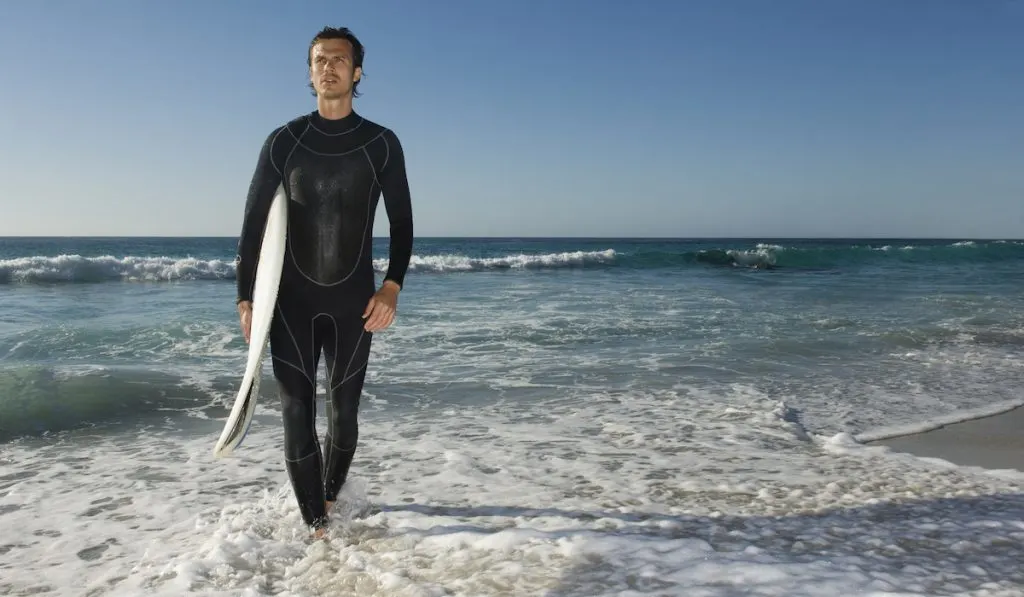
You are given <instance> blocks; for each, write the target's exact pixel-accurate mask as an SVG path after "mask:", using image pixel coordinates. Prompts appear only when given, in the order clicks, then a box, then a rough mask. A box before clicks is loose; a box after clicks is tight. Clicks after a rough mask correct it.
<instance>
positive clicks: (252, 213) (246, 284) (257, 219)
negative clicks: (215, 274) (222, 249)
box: [235, 129, 281, 303]
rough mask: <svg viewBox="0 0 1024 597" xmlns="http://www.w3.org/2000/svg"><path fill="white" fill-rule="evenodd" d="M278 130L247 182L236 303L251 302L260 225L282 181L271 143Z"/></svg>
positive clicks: (257, 256)
mask: <svg viewBox="0 0 1024 597" xmlns="http://www.w3.org/2000/svg"><path fill="white" fill-rule="evenodd" d="M280 131H281V129H277V130H275V131H274V132H272V133H271V134H270V135H269V136H268V137H267V140H266V141H265V142H264V143H263V148H262V149H261V150H260V156H259V159H258V160H257V162H256V171H255V172H253V175H252V182H250V183H249V195H248V197H247V198H246V201H245V216H244V218H243V220H242V232H241V234H240V235H239V236H238V254H237V256H236V259H235V272H236V273H235V279H236V281H237V293H238V294H237V296H236V300H237V302H239V303H240V302H242V301H252V292H253V284H255V283H256V280H255V278H256V263H257V262H258V261H259V254H260V245H261V244H262V242H263V228H264V226H266V223H267V214H268V213H269V212H270V203H271V201H272V200H273V198H274V193H275V192H276V191H277V187H278V185H279V184H280V183H281V171H280V168H279V167H278V165H277V163H275V160H274V155H275V153H276V152H275V151H274V142H275V140H276V139H277V138H278V133H280Z"/></svg>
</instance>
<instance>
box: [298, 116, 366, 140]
mask: <svg viewBox="0 0 1024 597" xmlns="http://www.w3.org/2000/svg"><path fill="white" fill-rule="evenodd" d="M364 122H366V119H365V118H363V117H362V116H360V117H359V124H357V125H355V126H353V127H352V128H350V129H348V130H347V131H344V132H341V133H328V132H327V131H325V130H323V129H319V128H317V126H316V125H315V124H313V119H312V118H310V117H306V124H307V125H309V126H310V127H312V128H313V130H314V131H316V132H318V133H320V134H321V135H324V136H325V137H341V136H342V135H347V134H349V133H351V132H352V131H354V130H356V129H358V128H359V127H361V126H363V123H364Z"/></svg>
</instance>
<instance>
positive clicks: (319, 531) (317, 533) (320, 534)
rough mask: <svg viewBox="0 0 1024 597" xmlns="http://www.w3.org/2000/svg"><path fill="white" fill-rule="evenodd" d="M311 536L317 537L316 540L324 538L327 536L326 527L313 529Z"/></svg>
mask: <svg viewBox="0 0 1024 597" xmlns="http://www.w3.org/2000/svg"><path fill="white" fill-rule="evenodd" d="M313 538H314V539H317V540H319V539H326V538H327V528H326V527H324V528H319V529H316V530H314V531H313Z"/></svg>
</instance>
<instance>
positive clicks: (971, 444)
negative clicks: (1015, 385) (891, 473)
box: [861, 406, 1024, 473]
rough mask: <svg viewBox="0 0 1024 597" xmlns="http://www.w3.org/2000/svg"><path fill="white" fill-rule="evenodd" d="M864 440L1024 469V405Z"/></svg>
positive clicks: (967, 461) (929, 455)
mask: <svg viewBox="0 0 1024 597" xmlns="http://www.w3.org/2000/svg"><path fill="white" fill-rule="evenodd" d="M861 443H863V444H864V445H866V446H886V447H888V448H890V449H891V450H892V451H894V452H905V453H909V454H912V455H914V456H918V457H921V458H938V459H941V460H945V461H948V462H951V463H953V464H955V465H960V466H977V467H981V468H985V469H989V470H1006V469H1013V470H1017V471H1020V472H1022V473H1024V407H1022V406H1014V407H1012V408H1010V409H1008V410H1003V411H1002V412H998V413H994V414H989V415H984V416H980V417H977V418H973V419H968V420H963V421H956V422H950V423H946V424H941V425H938V426H935V427H932V428H928V429H924V430H921V431H916V432H911V433H908V434H901V435H894V436H892V437H885V438H880V439H872V440H865V441H862V442H861Z"/></svg>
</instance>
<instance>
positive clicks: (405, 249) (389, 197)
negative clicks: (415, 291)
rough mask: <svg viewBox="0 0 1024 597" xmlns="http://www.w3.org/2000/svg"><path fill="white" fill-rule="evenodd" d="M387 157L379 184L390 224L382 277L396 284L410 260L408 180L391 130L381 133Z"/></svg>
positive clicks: (411, 236) (401, 284)
mask: <svg viewBox="0 0 1024 597" xmlns="http://www.w3.org/2000/svg"><path fill="white" fill-rule="evenodd" d="M384 141H385V143H386V144H387V157H386V158H385V160H384V165H383V167H381V173H380V184H381V188H382V190H383V193H384V207H385V208H386V209H387V214H388V222H389V223H390V225H391V245H390V249H389V250H390V255H389V259H388V271H387V273H386V274H385V275H384V279H385V280H393V281H395V282H396V283H398V285H399V287H401V286H403V285H404V284H405V273H406V271H407V270H408V269H409V261H410V260H411V259H412V242H413V230H412V198H411V197H410V194H409V179H408V177H407V176H406V172H405V153H404V151H403V150H402V144H401V143H400V142H399V141H398V137H397V136H396V135H395V133H394V132H392V131H390V130H387V131H385V133H384Z"/></svg>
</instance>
